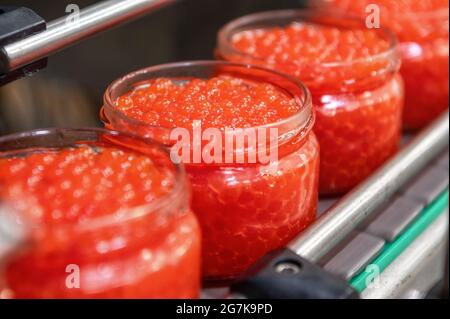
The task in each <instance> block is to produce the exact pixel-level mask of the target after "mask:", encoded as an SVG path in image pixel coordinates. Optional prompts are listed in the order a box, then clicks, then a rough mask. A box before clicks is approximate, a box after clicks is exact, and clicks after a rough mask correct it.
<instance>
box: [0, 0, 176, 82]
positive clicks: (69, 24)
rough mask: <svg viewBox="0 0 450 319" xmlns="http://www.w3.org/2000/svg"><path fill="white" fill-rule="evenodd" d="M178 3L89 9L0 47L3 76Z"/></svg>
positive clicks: (118, 3) (130, 1)
mask: <svg viewBox="0 0 450 319" xmlns="http://www.w3.org/2000/svg"><path fill="white" fill-rule="evenodd" d="M175 1H177V0H108V1H103V2H101V3H99V4H96V5H93V6H90V7H87V8H86V9H83V10H81V11H80V13H79V15H77V16H72V15H70V16H65V17H62V18H60V19H57V20H55V21H53V22H50V23H48V24H47V30H46V31H43V32H41V33H37V34H35V35H32V36H30V37H27V38H25V39H22V40H19V41H17V42H14V43H10V44H8V45H6V46H4V47H3V48H1V47H0V60H1V61H2V63H0V66H2V68H1V69H0V73H7V72H11V71H13V70H16V69H19V68H21V67H23V66H25V65H28V64H30V63H32V62H35V61H38V60H40V59H42V58H45V57H47V56H49V55H50V54H52V53H55V52H57V51H59V50H61V49H64V48H66V47H68V46H70V45H72V44H74V43H76V42H79V41H81V40H83V39H86V38H87V37H90V36H92V35H94V34H96V33H99V32H102V31H105V30H107V29H110V28H112V27H114V26H116V25H119V24H122V23H125V22H129V21H131V20H132V19H135V18H138V17H140V16H142V15H144V14H146V13H149V12H151V11H153V10H155V9H157V8H160V7H161V6H163V5H165V4H169V3H173V2H175Z"/></svg>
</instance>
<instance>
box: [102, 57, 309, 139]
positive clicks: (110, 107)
mask: <svg viewBox="0 0 450 319" xmlns="http://www.w3.org/2000/svg"><path fill="white" fill-rule="evenodd" d="M200 66H201V67H211V68H214V67H232V68H238V69H239V68H240V69H242V70H255V71H258V72H264V73H267V74H271V75H276V76H278V77H280V78H282V79H283V80H286V81H288V82H289V83H290V84H292V85H294V86H295V87H296V88H298V89H300V91H301V92H302V94H303V96H304V97H303V101H301V105H299V106H300V107H299V110H298V112H296V113H295V114H293V115H291V116H289V117H286V118H283V119H281V120H279V121H276V122H272V123H268V124H264V125H257V126H254V127H250V128H248V129H256V130H257V129H270V128H272V127H279V126H283V125H288V124H292V123H297V125H295V127H296V128H297V129H299V130H304V129H306V130H307V131H310V130H311V129H312V126H313V124H314V120H315V116H314V108H313V106H312V97H311V93H310V92H309V90H308V88H307V87H306V86H305V85H304V84H303V83H302V82H301V81H300V80H298V79H296V78H295V77H292V76H290V75H287V74H283V73H280V72H277V71H275V70H271V69H267V68H263V67H259V66H255V65H251V64H243V63H233V62H228V61H213V60H192V61H182V62H174V63H166V64H159V65H155V66H150V67H146V68H142V69H139V70H137V71H134V72H131V73H128V74H127V75H125V76H123V77H120V78H119V79H117V80H115V81H113V82H112V83H111V84H110V85H109V86H108V87H107V89H106V91H105V93H104V96H103V102H104V108H105V111H106V112H112V113H114V114H115V115H116V116H118V117H119V118H120V119H122V120H125V121H127V123H131V124H135V125H140V126H145V127H150V128H155V129H162V130H165V131H170V130H172V129H174V128H176V127H162V126H158V125H151V124H148V123H146V122H145V121H141V120H138V119H135V118H133V117H130V116H128V115H126V114H125V113H123V112H121V111H120V110H118V109H117V108H116V101H115V100H114V98H113V97H112V93H113V92H114V91H115V90H116V89H118V88H119V87H120V86H121V85H123V84H124V82H126V81H130V80H132V79H133V78H135V77H138V76H142V75H144V76H147V75H149V74H151V73H154V72H158V71H163V70H169V69H177V68H180V69H182V68H195V67H200ZM148 79H152V77H149V78H148ZM136 83H138V82H136ZM267 83H270V82H267ZM294 97H295V98H296V101H298V96H294ZM106 117H107V115H106ZM286 133H288V132H286Z"/></svg>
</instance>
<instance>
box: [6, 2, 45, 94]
mask: <svg viewBox="0 0 450 319" xmlns="http://www.w3.org/2000/svg"><path fill="white" fill-rule="evenodd" d="M45 29H46V24H45V21H44V19H42V18H41V17H40V16H38V15H37V14H36V13H35V12H33V11H32V10H30V9H28V8H17V7H10V6H0V85H1V84H5V83H8V82H10V81H12V80H15V79H16V78H20V77H23V76H25V75H28V74H31V73H33V72H36V71H38V70H40V69H42V68H44V67H45V66H46V65H47V60H46V59H45V58H42V59H38V60H35V61H31V62H29V63H25V64H24V65H23V67H22V68H20V69H17V70H11V72H2V71H1V70H3V69H6V65H7V64H8V61H7V58H6V52H5V51H3V48H2V47H3V46H6V45H8V44H11V43H14V42H15V41H18V40H21V39H23V38H24V37H28V36H31V35H34V34H36V33H39V32H43V31H44V30H45Z"/></svg>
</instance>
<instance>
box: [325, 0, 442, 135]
mask: <svg viewBox="0 0 450 319" xmlns="http://www.w3.org/2000/svg"><path fill="white" fill-rule="evenodd" d="M326 4H327V6H329V7H333V8H338V9H343V10H345V11H346V12H349V13H353V14H356V15H359V16H361V17H364V18H365V17H367V16H368V15H369V14H372V13H373V12H372V11H370V10H369V11H368V12H367V11H366V7H367V6H368V5H372V7H373V5H374V4H375V5H378V7H379V9H380V11H379V12H380V20H381V25H382V26H388V27H389V28H391V29H392V30H393V31H394V32H395V33H396V35H397V37H398V38H399V40H400V49H401V52H402V59H403V61H402V68H401V71H400V72H401V74H402V76H403V79H404V81H405V93H406V95H405V111H404V116H403V119H404V125H405V127H406V128H409V129H418V128H421V127H423V126H425V125H426V124H428V123H430V122H431V121H432V120H433V119H435V118H436V117H437V116H438V115H439V114H440V113H442V112H443V111H445V110H446V109H447V108H448V96H449V95H448V92H449V91H448V90H449V65H448V57H449V41H448V37H449V11H448V10H449V1H448V0H422V1H417V0H375V1H373V0H327V1H326Z"/></svg>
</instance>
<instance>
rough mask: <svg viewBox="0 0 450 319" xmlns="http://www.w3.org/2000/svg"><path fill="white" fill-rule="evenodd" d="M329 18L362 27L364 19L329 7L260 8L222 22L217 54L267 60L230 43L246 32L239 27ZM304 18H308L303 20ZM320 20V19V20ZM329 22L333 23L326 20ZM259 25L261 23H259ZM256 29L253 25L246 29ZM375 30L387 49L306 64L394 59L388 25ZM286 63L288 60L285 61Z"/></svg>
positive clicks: (394, 48)
mask: <svg viewBox="0 0 450 319" xmlns="http://www.w3.org/2000/svg"><path fill="white" fill-rule="evenodd" d="M325 17H326V18H329V19H330V18H331V19H333V20H332V21H333V22H336V21H339V22H342V23H343V22H346V23H352V24H353V25H354V26H356V25H359V26H363V25H364V21H363V20H362V19H360V18H358V17H356V16H354V15H348V14H343V13H342V12H338V13H335V12H331V11H330V10H324V9H321V10H318V9H287V10H272V11H262V12H257V13H252V14H248V15H245V16H242V17H239V18H237V19H235V20H232V21H230V22H228V23H227V24H226V25H224V26H223V27H222V28H221V29H220V30H219V33H218V36H217V45H218V50H219V53H220V54H225V55H236V56H241V57H244V58H251V59H254V60H257V61H261V62H265V61H266V59H265V58H263V57H256V56H254V55H251V54H248V53H245V52H242V51H240V50H237V49H235V48H234V47H233V45H232V44H231V41H229V40H230V39H231V37H232V36H233V35H234V34H236V33H238V32H242V31H245V29H240V28H242V26H244V25H246V24H250V23H260V24H262V23H264V22H266V21H268V20H274V19H286V20H287V21H289V22H295V21H298V20H299V19H314V18H321V19H323V18H325ZM306 21H307V20H306ZM322 23H323V21H322ZM327 24H328V25H335V24H331V23H327ZM261 27H262V25H261ZM249 29H256V28H249ZM372 30H375V31H377V32H379V33H381V34H383V35H384V37H385V39H386V40H387V41H388V42H389V48H388V49H387V50H386V51H383V52H380V53H377V54H374V55H371V56H369V57H364V58H358V59H354V60H351V61H335V62H324V63H309V62H308V66H311V67H314V66H316V67H318V66H320V67H322V68H341V67H351V66H353V65H356V64H359V63H365V62H367V61H371V62H374V61H378V60H386V59H389V58H395V57H396V56H398V39H397V37H396V35H395V34H394V33H393V32H392V31H391V30H390V29H388V28H385V27H380V28H376V29H372ZM288 64H289V63H288Z"/></svg>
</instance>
